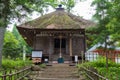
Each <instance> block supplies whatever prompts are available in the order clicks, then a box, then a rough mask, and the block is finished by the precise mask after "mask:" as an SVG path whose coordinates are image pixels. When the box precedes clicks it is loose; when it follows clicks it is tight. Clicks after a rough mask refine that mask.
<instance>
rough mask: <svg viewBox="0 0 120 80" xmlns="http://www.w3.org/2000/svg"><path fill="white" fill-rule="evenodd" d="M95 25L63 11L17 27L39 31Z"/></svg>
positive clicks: (57, 11) (83, 27)
mask: <svg viewBox="0 0 120 80" xmlns="http://www.w3.org/2000/svg"><path fill="white" fill-rule="evenodd" d="M94 25H95V24H94V23H93V22H91V21H89V20H85V19H83V18H81V17H79V16H75V15H73V14H71V13H67V12H65V11H64V10H63V9H60V10H56V11H54V12H52V13H49V14H46V15H44V16H41V17H39V18H37V19H35V20H32V21H29V22H26V23H24V24H22V25H19V26H18V27H23V28H30V29H32V28H34V29H35V28H39V29H85V28H87V27H91V26H94Z"/></svg>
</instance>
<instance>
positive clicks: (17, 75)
mask: <svg viewBox="0 0 120 80" xmlns="http://www.w3.org/2000/svg"><path fill="white" fill-rule="evenodd" d="M30 72H31V67H27V68H24V69H21V70H18V71H16V70H15V71H13V70H10V71H3V73H2V74H1V75H0V80H23V78H24V77H25V76H27V75H29V74H30Z"/></svg>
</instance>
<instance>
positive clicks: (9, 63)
mask: <svg viewBox="0 0 120 80" xmlns="http://www.w3.org/2000/svg"><path fill="white" fill-rule="evenodd" d="M31 64H32V62H31V61H29V60H26V61H23V60H20V59H17V60H12V59H3V60H2V68H3V69H5V70H6V69H17V68H21V67H24V66H28V65H31Z"/></svg>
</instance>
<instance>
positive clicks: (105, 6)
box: [92, 0, 112, 48]
mask: <svg viewBox="0 0 120 80" xmlns="http://www.w3.org/2000/svg"><path fill="white" fill-rule="evenodd" d="M92 5H94V6H96V13H95V15H94V18H95V19H96V21H97V22H98V25H97V28H94V29H93V31H96V32H97V35H96V36H95V38H94V39H95V40H94V43H95V44H96V43H98V42H100V43H105V48H106V47H107V39H108V37H109V36H110V34H111V32H110V31H109V30H108V28H107V24H108V23H109V22H110V16H108V14H109V9H110V7H111V6H112V3H111V1H108V0H94V1H93V3H92Z"/></svg>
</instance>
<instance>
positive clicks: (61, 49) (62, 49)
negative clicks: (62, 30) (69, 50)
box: [54, 38, 66, 56]
mask: <svg viewBox="0 0 120 80" xmlns="http://www.w3.org/2000/svg"><path fill="white" fill-rule="evenodd" d="M54 51H55V52H54V53H55V54H58V55H59V56H62V55H63V54H65V53H66V39H65V38H62V39H60V38H55V39H54Z"/></svg>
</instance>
